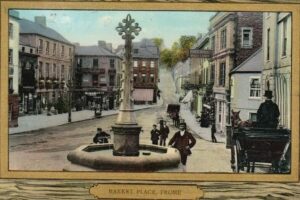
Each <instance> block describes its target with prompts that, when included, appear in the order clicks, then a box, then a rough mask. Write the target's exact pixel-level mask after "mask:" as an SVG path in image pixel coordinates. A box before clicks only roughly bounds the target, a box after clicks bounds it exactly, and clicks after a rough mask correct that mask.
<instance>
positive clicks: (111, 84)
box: [109, 75, 115, 86]
mask: <svg viewBox="0 0 300 200" xmlns="http://www.w3.org/2000/svg"><path fill="white" fill-rule="evenodd" d="M109 85H110V86H114V85H115V76H114V75H110V76H109Z"/></svg>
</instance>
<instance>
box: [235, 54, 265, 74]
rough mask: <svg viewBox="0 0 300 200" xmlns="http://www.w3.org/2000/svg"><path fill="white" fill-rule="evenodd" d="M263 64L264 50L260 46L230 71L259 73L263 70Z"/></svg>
mask: <svg viewBox="0 0 300 200" xmlns="http://www.w3.org/2000/svg"><path fill="white" fill-rule="evenodd" d="M263 66H264V63H263V51H262V48H260V49H259V50H257V51H256V52H255V53H253V54H252V55H251V56H250V57H249V58H247V59H246V60H245V61H244V62H242V63H241V64H240V65H239V66H237V67H236V68H235V69H233V70H232V71H231V72H230V73H231V74H233V73H259V72H261V71H262V70H263Z"/></svg>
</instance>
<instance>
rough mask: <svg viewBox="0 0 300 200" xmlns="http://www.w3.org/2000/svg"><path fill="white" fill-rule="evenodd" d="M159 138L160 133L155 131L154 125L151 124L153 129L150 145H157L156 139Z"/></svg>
mask: <svg viewBox="0 0 300 200" xmlns="http://www.w3.org/2000/svg"><path fill="white" fill-rule="evenodd" d="M159 136H160V132H159V130H158V129H156V125H155V124H153V129H152V130H151V141H152V144H155V145H158V139H159Z"/></svg>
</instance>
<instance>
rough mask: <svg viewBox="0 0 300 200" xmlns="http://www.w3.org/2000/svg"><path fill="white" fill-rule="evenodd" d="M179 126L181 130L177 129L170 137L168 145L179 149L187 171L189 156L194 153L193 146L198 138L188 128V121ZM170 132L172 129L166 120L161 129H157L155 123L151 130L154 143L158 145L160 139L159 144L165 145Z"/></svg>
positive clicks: (184, 169)
mask: <svg viewBox="0 0 300 200" xmlns="http://www.w3.org/2000/svg"><path fill="white" fill-rule="evenodd" d="M178 126H179V131H177V132H176V133H175V134H174V135H173V137H172V138H171V139H170V141H169V143H168V146H171V147H173V148H176V149H177V150H178V151H179V153H180V158H181V164H182V166H183V171H186V162H187V157H188V156H189V155H191V154H192V152H191V148H192V147H193V146H194V145H195V144H196V139H195V138H194V137H193V135H192V134H191V133H190V132H188V131H187V130H186V123H184V122H181V123H179V125H178ZM169 132H170V130H169V127H168V126H167V125H166V121H163V123H162V125H161V127H160V129H159V130H158V129H157V126H156V124H153V129H152V130H151V141H152V144H153V145H158V141H160V142H159V145H161V146H165V145H166V139H167V138H168V134H169Z"/></svg>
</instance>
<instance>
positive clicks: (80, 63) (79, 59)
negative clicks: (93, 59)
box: [77, 58, 82, 67]
mask: <svg viewBox="0 0 300 200" xmlns="http://www.w3.org/2000/svg"><path fill="white" fill-rule="evenodd" d="M77 67H82V58H78V60H77Z"/></svg>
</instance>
